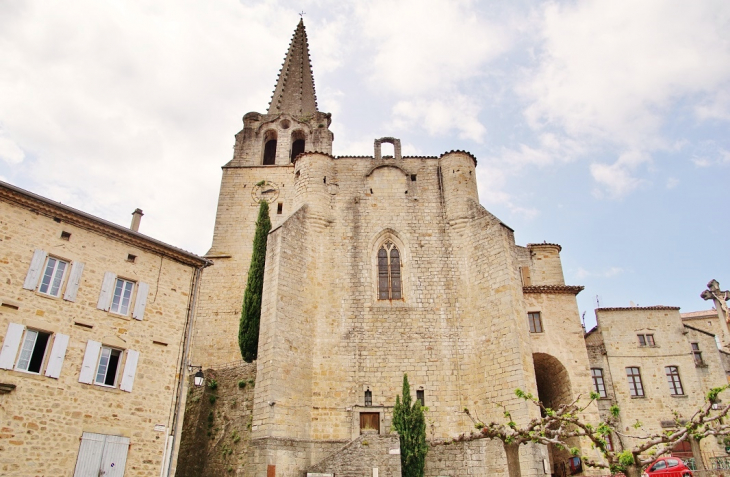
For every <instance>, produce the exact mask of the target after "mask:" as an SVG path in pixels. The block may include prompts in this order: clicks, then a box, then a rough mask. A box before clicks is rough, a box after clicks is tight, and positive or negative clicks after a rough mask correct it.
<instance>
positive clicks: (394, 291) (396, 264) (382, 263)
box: [378, 242, 401, 300]
mask: <svg viewBox="0 0 730 477" xmlns="http://www.w3.org/2000/svg"><path fill="white" fill-rule="evenodd" d="M400 299H401V280H400V253H399V252H398V248H397V247H396V246H395V245H394V244H393V242H385V243H384V244H383V245H382V246H381V247H380V250H378V300H400Z"/></svg>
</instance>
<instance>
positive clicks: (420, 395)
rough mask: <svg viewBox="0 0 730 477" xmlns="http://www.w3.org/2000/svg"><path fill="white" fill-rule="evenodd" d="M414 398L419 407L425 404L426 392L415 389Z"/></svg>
mask: <svg viewBox="0 0 730 477" xmlns="http://www.w3.org/2000/svg"><path fill="white" fill-rule="evenodd" d="M416 400H417V401H419V402H420V403H421V407H423V406H425V405H426V394H425V392H424V391H423V389H417V390H416Z"/></svg>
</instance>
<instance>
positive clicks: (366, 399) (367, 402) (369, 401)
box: [365, 389, 373, 406]
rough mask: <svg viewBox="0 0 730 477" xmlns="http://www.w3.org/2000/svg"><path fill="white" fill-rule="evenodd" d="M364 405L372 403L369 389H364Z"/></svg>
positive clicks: (371, 394)
mask: <svg viewBox="0 0 730 477" xmlns="http://www.w3.org/2000/svg"><path fill="white" fill-rule="evenodd" d="M365 405H366V406H372V405H373V393H372V391H370V390H369V389H368V390H366V391H365Z"/></svg>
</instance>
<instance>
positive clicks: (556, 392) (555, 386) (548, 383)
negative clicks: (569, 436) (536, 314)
mask: <svg viewBox="0 0 730 477" xmlns="http://www.w3.org/2000/svg"><path fill="white" fill-rule="evenodd" d="M532 362H533V364H534V366H535V381H536V384H537V397H538V399H539V400H540V401H542V403H543V405H544V406H545V407H549V408H551V409H557V408H558V407H560V405H562V404H567V403H569V402H571V401H572V399H573V392H572V390H571V386H570V377H569V376H568V371H567V370H566V369H565V366H563V364H562V363H561V362H560V361H559V360H558V359H557V358H556V357H554V356H551V355H549V354H546V353H534V354H533V355H532ZM572 441H573V440H571V441H568V442H569V443H570V444H571V446H573V445H575V446H577V445H578V440H577V439H575V440H574V442H572ZM548 452H549V454H550V464H551V467H552V475H554V476H556V477H563V476H566V475H569V472H570V471H569V467H568V465H567V463H568V459H569V458H570V452H569V451H568V450H567V449H562V450H561V449H558V448H556V447H555V446H552V445H551V446H548Z"/></svg>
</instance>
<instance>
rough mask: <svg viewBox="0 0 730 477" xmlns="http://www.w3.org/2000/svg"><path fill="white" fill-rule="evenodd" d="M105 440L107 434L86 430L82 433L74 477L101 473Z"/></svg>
mask: <svg viewBox="0 0 730 477" xmlns="http://www.w3.org/2000/svg"><path fill="white" fill-rule="evenodd" d="M105 440H106V436H105V435H104V434H94V433H92V432H84V433H83V434H82V435H81V446H80V447H79V456H78V458H77V459H76V471H75V472H74V477H88V476H92V475H93V476H97V475H99V467H100V466H101V456H102V455H103V454H104V441H105Z"/></svg>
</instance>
